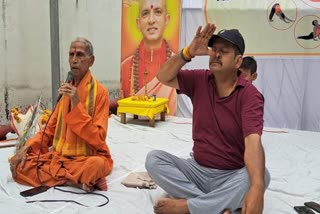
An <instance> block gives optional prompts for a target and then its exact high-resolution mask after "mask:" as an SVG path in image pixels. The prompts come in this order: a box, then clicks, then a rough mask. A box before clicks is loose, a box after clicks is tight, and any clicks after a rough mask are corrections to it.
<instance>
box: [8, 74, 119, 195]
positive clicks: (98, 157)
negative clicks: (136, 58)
mask: <svg viewBox="0 0 320 214" xmlns="http://www.w3.org/2000/svg"><path fill="white" fill-rule="evenodd" d="M91 81H92V75H91V72H90V71H88V72H87V73H86V75H85V76H84V77H83V79H82V80H81V82H80V83H79V85H78V86H77V91H78V95H79V99H80V102H79V103H78V105H77V106H75V107H74V108H72V109H70V110H69V106H70V99H69V97H67V96H63V97H62V98H61V100H60V101H59V103H58V104H57V106H56V110H55V111H54V112H53V114H52V116H51V118H50V120H49V123H48V125H47V128H46V130H45V133H44V132H43V131H40V132H39V133H37V134H36V135H35V136H34V137H33V138H31V139H29V140H28V141H27V142H26V144H27V145H30V146H31V149H30V150H29V152H28V156H27V160H26V162H25V166H24V167H23V168H22V169H20V165H18V166H17V169H16V172H17V177H16V178H14V179H15V181H16V182H18V183H21V184H25V185H31V186H39V185H41V183H42V184H45V185H47V186H56V185H63V184H66V183H67V182H71V183H73V184H86V185H87V186H94V185H96V184H97V182H98V181H99V180H100V179H105V178H106V176H107V175H108V174H109V173H110V172H111V170H112V167H113V160H112V158H111V155H110V151H109V148H108V146H107V144H106V135H107V129H108V113H109V95H108V91H107V89H106V88H104V87H103V86H102V85H101V84H100V83H98V82H96V83H97V84H96V85H97V88H96V89H97V90H96V94H95V104H94V108H93V113H92V114H93V115H92V116H91V115H90V114H88V110H87V109H86V105H88V104H87V103H88V93H89V91H90V90H88V87H89V85H90V82H91ZM61 109H63V111H64V113H63V114H62V117H61V118H62V121H63V123H62V124H64V125H62V128H61V130H60V135H61V136H60V137H61V139H62V140H61V141H60V143H62V145H60V147H61V148H63V147H66V145H67V144H68V143H69V144H70V142H71V144H75V145H76V146H74V147H72V145H71V147H70V146H67V147H66V148H67V149H59V150H60V151H57V149H56V148H55V147H54V146H53V141H54V137H55V132H56V128H58V127H57V120H58V113H59V110H61ZM43 134H44V135H43ZM42 136H43V137H42ZM80 136H81V137H80ZM41 141H42V144H41ZM82 143H85V144H86V146H87V147H88V148H87V149H86V150H85V151H89V152H88V154H82V152H81V151H82V150H80V153H79V151H77V148H81V144H82ZM79 145H80V147H79ZM52 146H53V148H52V149H50V147H52ZM40 148H41V154H40V158H39V161H38V165H39V168H38V170H37V158H38V155H37V154H38V152H39V150H40ZM65 153H67V154H65ZM39 179H40V181H41V182H40V181H39ZM105 189H106V186H105ZM105 189H104V190H105Z"/></svg>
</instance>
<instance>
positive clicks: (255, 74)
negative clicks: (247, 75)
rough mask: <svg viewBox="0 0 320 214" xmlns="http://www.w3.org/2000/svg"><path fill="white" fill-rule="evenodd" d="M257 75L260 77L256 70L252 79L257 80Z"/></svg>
mask: <svg viewBox="0 0 320 214" xmlns="http://www.w3.org/2000/svg"><path fill="white" fill-rule="evenodd" d="M257 77H258V74H257V72H256V73H254V74H252V81H254V80H256V79H257Z"/></svg>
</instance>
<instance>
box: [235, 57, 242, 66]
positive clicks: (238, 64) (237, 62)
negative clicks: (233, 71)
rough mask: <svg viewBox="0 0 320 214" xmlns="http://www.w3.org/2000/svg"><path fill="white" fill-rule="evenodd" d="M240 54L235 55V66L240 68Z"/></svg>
mask: <svg viewBox="0 0 320 214" xmlns="http://www.w3.org/2000/svg"><path fill="white" fill-rule="evenodd" d="M242 59H243V57H242V55H241V54H239V55H238V56H236V65H237V68H240V66H241V64H242Z"/></svg>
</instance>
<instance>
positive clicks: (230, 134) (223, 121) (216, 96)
mask: <svg viewBox="0 0 320 214" xmlns="http://www.w3.org/2000/svg"><path fill="white" fill-rule="evenodd" d="M215 29H216V27H215V25H214V24H207V25H206V26H205V27H204V28H203V29H202V27H199V28H198V30H197V32H196V35H195V37H194V39H193V40H192V42H191V43H190V45H189V46H187V47H185V48H183V49H182V50H181V52H180V54H177V55H175V56H173V57H171V58H170V59H169V60H168V61H167V62H166V63H165V64H164V65H163V66H162V67H161V69H160V70H159V72H158V75H157V78H158V79H159V81H160V82H162V83H163V84H165V85H168V86H171V87H173V88H176V89H177V91H178V93H183V94H186V95H187V96H189V97H190V99H191V100H192V103H193V130H192V137H193V141H194V146H193V155H192V157H191V158H189V159H182V158H179V157H176V156H174V155H171V154H169V153H167V152H165V151H160V150H155V151H151V152H150V153H149V154H148V156H147V158H146V169H147V171H148V173H149V175H150V176H151V177H152V178H153V180H154V181H155V182H156V183H157V184H158V185H159V186H160V187H162V188H163V189H164V190H165V191H166V192H167V193H169V195H170V196H171V197H172V198H161V199H159V200H158V201H157V203H156V204H155V206H154V211H155V213H157V214H184V213H192V214H208V213H213V214H218V213H224V214H226V213H231V212H233V213H236V212H239V208H242V213H246V214H249V213H252V214H261V213H262V210H263V199H264V190H265V189H266V188H267V186H268V184H269V180H270V176H269V173H268V171H267V170H266V169H265V157H264V150H263V147H262V144H261V134H262V129H263V98H262V96H261V94H260V93H259V91H258V90H257V89H256V88H255V87H254V86H253V85H252V84H251V83H249V82H247V81H246V80H245V79H243V77H242V76H238V75H237V74H238V69H239V67H240V65H241V63H242V55H243V53H244V51H245V43H244V40H243V37H242V35H241V34H240V32H239V31H238V30H236V29H232V30H222V31H220V32H218V34H216V35H213V33H214V31H215ZM208 46H209V48H208ZM195 56H210V60H209V70H205V69H201V70H200V69H199V70H181V68H182V67H183V66H184V65H185V64H186V63H187V62H189V61H191V59H192V58H193V57H195Z"/></svg>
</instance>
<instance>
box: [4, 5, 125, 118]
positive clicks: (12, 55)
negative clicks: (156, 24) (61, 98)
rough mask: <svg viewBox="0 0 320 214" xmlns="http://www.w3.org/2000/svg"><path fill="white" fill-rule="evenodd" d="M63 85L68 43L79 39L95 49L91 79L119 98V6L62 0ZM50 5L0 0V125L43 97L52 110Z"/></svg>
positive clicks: (60, 16) (60, 17)
mask: <svg viewBox="0 0 320 214" xmlns="http://www.w3.org/2000/svg"><path fill="white" fill-rule="evenodd" d="M59 27H60V30H59V31H60V32H59V33H60V41H59V42H60V65H56V66H60V69H61V73H60V77H61V81H63V80H64V79H65V78H66V74H67V72H68V71H69V65H68V60H67V59H68V51H69V45H70V42H71V41H72V40H73V39H75V38H76V37H77V36H83V37H86V38H88V39H89V40H90V41H91V42H92V43H93V46H94V52H95V56H96V61H95V64H94V66H93V67H92V72H93V74H94V76H95V77H96V78H97V79H98V80H99V81H100V82H101V83H102V84H103V85H105V86H106V87H107V88H108V89H109V92H110V97H111V98H112V97H115V96H117V94H118V93H119V90H118V89H119V84H120V50H121V49H120V45H121V1H120V0H116V1H114V0H60V1H59ZM50 43H51V40H50V8H49V0H47V1H44V0H2V1H1V3H0V124H1V123H5V121H6V117H7V115H6V110H7V111H8V110H10V109H11V108H12V107H14V106H22V107H23V108H25V107H26V106H27V105H28V104H31V103H35V101H36V100H37V98H38V97H39V96H40V95H42V97H43V102H44V104H45V105H46V106H48V107H50V108H51V105H52V97H51V96H52V91H51V90H52V85H51V52H50V51H51V49H50Z"/></svg>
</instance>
